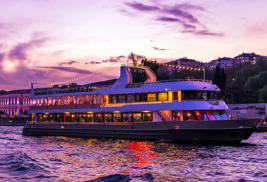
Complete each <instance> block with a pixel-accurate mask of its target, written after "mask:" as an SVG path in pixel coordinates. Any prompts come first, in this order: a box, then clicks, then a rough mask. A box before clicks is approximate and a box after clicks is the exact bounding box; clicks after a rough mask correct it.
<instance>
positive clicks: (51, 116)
mask: <svg viewBox="0 0 267 182" xmlns="http://www.w3.org/2000/svg"><path fill="white" fill-rule="evenodd" d="M56 119H57V116H56V114H50V122H56Z"/></svg>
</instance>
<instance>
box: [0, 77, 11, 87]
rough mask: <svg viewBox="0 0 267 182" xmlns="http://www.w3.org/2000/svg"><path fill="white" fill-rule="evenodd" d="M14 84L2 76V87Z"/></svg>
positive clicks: (0, 78)
mask: <svg viewBox="0 0 267 182" xmlns="http://www.w3.org/2000/svg"><path fill="white" fill-rule="evenodd" d="M13 84H14V83H13V82H12V81H10V80H8V81H7V80H6V79H4V78H3V77H1V76H0V85H13Z"/></svg>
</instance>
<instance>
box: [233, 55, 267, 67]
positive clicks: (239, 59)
mask: <svg viewBox="0 0 267 182" xmlns="http://www.w3.org/2000/svg"><path fill="white" fill-rule="evenodd" d="M259 59H263V60H267V58H266V57H265V56H261V55H258V54H255V53H244V52H243V53H242V54H239V55H238V56H236V57H235V58H234V62H235V64H238V63H245V62H250V63H252V64H256V62H257V61H258V60H259Z"/></svg>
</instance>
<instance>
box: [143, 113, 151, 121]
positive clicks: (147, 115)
mask: <svg viewBox="0 0 267 182" xmlns="http://www.w3.org/2000/svg"><path fill="white" fill-rule="evenodd" d="M143 116H144V121H146V122H150V121H153V113H152V112H149V113H143Z"/></svg>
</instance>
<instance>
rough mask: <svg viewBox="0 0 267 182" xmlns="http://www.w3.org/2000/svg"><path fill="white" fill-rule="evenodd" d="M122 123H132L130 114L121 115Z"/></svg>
mask: <svg viewBox="0 0 267 182" xmlns="http://www.w3.org/2000/svg"><path fill="white" fill-rule="evenodd" d="M123 122H132V114H131V113H123Z"/></svg>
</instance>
